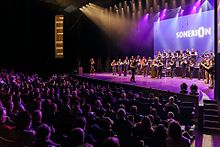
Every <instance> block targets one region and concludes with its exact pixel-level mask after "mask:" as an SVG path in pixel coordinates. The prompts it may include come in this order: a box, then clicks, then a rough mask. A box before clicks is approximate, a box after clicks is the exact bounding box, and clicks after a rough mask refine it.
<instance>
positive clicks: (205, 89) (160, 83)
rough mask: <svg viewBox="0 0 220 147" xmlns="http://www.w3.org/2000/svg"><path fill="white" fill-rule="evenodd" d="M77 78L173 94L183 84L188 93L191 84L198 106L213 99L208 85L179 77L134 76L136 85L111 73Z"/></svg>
mask: <svg viewBox="0 0 220 147" xmlns="http://www.w3.org/2000/svg"><path fill="white" fill-rule="evenodd" d="M78 76H80V77H86V78H92V79H97V80H104V81H109V82H114V83H120V84H127V85H133V86H137V87H146V88H154V89H158V90H166V91H171V92H175V93H179V92H180V85H181V83H183V82H184V83H186V84H187V85H188V91H190V86H191V85H192V84H196V85H197V86H198V89H199V94H200V98H199V105H203V100H204V99H208V100H212V99H214V89H209V84H205V83H204V80H198V79H189V78H184V79H183V78H181V77H174V78H170V77H163V78H162V79H155V78H151V77H150V76H148V77H143V75H136V76H135V78H136V79H135V80H136V83H131V82H130V77H131V75H128V76H126V77H124V76H118V75H114V76H113V75H112V73H96V74H95V75H90V74H82V75H78Z"/></svg>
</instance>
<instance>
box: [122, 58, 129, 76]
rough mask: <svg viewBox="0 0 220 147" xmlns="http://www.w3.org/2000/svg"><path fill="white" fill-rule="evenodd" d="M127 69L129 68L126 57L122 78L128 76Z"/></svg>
mask: <svg viewBox="0 0 220 147" xmlns="http://www.w3.org/2000/svg"><path fill="white" fill-rule="evenodd" d="M128 67H129V59H128V57H126V58H125V60H124V61H123V71H124V76H127V74H128Z"/></svg>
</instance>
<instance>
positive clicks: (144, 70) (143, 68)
mask: <svg viewBox="0 0 220 147" xmlns="http://www.w3.org/2000/svg"><path fill="white" fill-rule="evenodd" d="M141 71H143V73H144V77H145V76H146V74H147V59H146V58H145V57H144V56H143V58H142V60H141Z"/></svg>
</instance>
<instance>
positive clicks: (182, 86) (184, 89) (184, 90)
mask: <svg viewBox="0 0 220 147" xmlns="http://www.w3.org/2000/svg"><path fill="white" fill-rule="evenodd" d="M187 88H188V85H187V84H186V83H182V84H181V85H180V89H181V90H180V93H182V94H187V93H188V91H187Z"/></svg>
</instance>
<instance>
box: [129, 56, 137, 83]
mask: <svg viewBox="0 0 220 147" xmlns="http://www.w3.org/2000/svg"><path fill="white" fill-rule="evenodd" d="M135 67H136V64H135V61H134V60H132V61H131V62H130V68H131V79H130V81H131V82H134V83H135V70H136V68H135Z"/></svg>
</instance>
